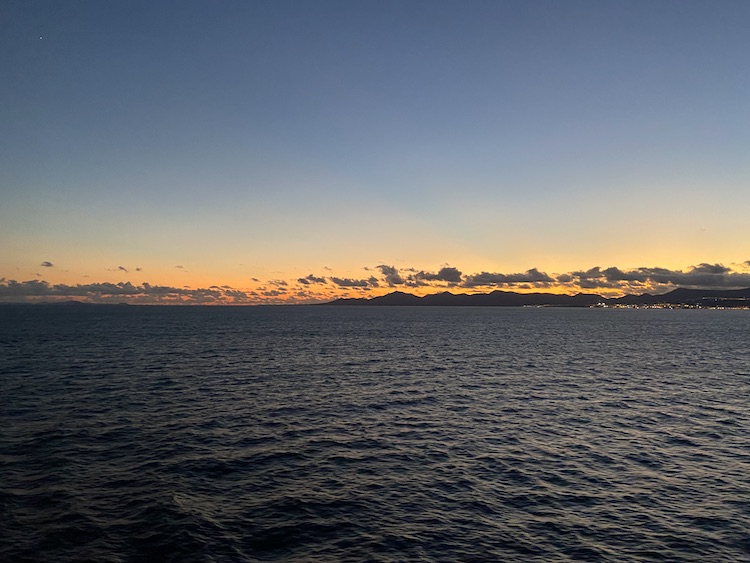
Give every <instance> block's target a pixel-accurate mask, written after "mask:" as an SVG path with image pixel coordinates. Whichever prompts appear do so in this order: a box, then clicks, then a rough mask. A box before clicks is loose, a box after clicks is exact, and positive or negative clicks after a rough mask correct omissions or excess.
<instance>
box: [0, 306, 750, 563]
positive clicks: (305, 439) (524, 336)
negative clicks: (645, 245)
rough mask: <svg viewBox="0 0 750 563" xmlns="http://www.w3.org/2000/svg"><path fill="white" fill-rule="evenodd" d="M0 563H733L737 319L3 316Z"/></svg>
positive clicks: (157, 310)
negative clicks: (279, 562)
mask: <svg viewBox="0 0 750 563" xmlns="http://www.w3.org/2000/svg"><path fill="white" fill-rule="evenodd" d="M0 397H1V398H2V399H1V400H2V402H1V403H0V423H1V424H2V427H1V428H0V437H1V439H0V510H1V512H0V559H1V560H3V561H81V560H90V561H113V562H115V561H170V560H173V561H270V560H285V561H365V560H367V561H419V560H423V561H566V560H581V561H618V562H619V561H750V311H695V310H594V309H498V308H489V309H481V308H475V309H471V308H467V309H463V308H444V309H440V308H434V309H433V308H413V309H412V308H330V307H286V308H284V307H276V308H187V307H185V308H179V307H174V308H169V307H114V306H113V307H109V306H100V307H72V306H71V307H45V306H4V307H0Z"/></svg>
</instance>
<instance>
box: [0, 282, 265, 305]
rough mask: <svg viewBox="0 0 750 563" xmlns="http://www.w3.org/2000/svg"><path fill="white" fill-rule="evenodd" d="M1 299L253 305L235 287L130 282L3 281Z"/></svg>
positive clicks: (244, 293)
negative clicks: (187, 286)
mask: <svg viewBox="0 0 750 563" xmlns="http://www.w3.org/2000/svg"><path fill="white" fill-rule="evenodd" d="M0 299H4V300H11V301H29V300H31V301H38V300H40V299H42V300H45V299H47V300H65V299H81V300H83V301H87V302H92V303H109V302H115V303H117V302H120V301H126V302H132V303H149V304H158V303H165V304H169V303H180V304H183V303H186V304H206V303H235V304H242V303H250V302H251V301H252V300H251V298H250V296H249V294H248V293H247V292H244V291H242V290H238V289H232V288H215V287H212V288H197V289H192V288H179V287H171V286H162V285H151V284H149V283H147V282H144V283H143V284H142V285H134V284H132V283H131V282H120V283H109V282H105V283H90V284H77V285H66V284H50V283H48V282H46V281H41V280H29V281H21V282H19V281H16V280H6V279H4V278H0Z"/></svg>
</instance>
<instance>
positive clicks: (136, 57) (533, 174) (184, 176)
mask: <svg viewBox="0 0 750 563" xmlns="http://www.w3.org/2000/svg"><path fill="white" fill-rule="evenodd" d="M748 29H750V2H748V1H747V0H738V1H731V0H719V1H715V2H708V1H703V0H702V1H690V0H677V1H671V0H659V1H653V0H648V1H630V2H628V1H619V0H618V1H608V0H591V1H575V0H566V1H557V0H555V1H551V0H550V1H542V0H540V1H536V0H530V1H522V0H517V1H502V0H495V1H486V2H485V1H469V2H459V1H451V2H445V1H439V0H429V1H410V0H402V1H388V0H378V1H357V0H348V1H322V0H321V1H319V0H316V1H303V0H299V1H280V0H274V1H267V2H245V1H236V2H233V1H224V2H209V1H203V2H195V1H180V2H151V1H149V2H138V1H127V2H116V1H111V2H109V1H104V2H103V1H99V0H96V1H95V0H91V1H75V0H73V1H65V2H60V1H49V2H40V1H34V0H19V1H12V0H11V1H6V2H3V3H2V5H1V6H0V280H1V281H0V301H16V300H38V299H42V300H48V299H63V298H65V299H68V298H70V299H81V300H91V301H116V302H119V301H131V302H142V303H158V302H187V303H212V302H224V303H277V302H311V301H316V300H326V299H331V298H334V297H338V296H374V295H379V294H383V293H387V292H389V291H393V290H402V291H409V292H414V293H420V294H425V293H433V292H438V291H445V290H450V291H454V292H458V291H470V292H487V291H492V290H494V289H501V290H516V291H530V290H533V291H555V292H565V293H576V292H578V291H586V292H589V291H591V292H598V293H602V294H605V293H607V294H622V293H630V292H635V293H642V292H644V291H651V292H653V291H661V290H664V291H666V290H669V289H671V288H673V287H675V286H677V285H682V286H695V287H734V288H737V287H750V220H749V219H748V216H749V213H750V211H749V210H750V64H749V63H748V61H749V60H750V33H748Z"/></svg>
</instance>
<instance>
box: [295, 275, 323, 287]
mask: <svg viewBox="0 0 750 563" xmlns="http://www.w3.org/2000/svg"><path fill="white" fill-rule="evenodd" d="M297 282H298V283H301V284H302V285H310V284H313V283H320V284H322V283H326V279H325V278H318V277H316V276H314V275H312V274H310V275H309V276H307V277H305V278H298V279H297Z"/></svg>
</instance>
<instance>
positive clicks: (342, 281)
mask: <svg viewBox="0 0 750 563" xmlns="http://www.w3.org/2000/svg"><path fill="white" fill-rule="evenodd" d="M331 281H332V282H333V283H335V284H336V285H337V286H339V287H363V288H364V287H378V280H377V278H375V277H374V276H370V277H369V278H367V279H362V280H356V279H351V278H336V277H332V278H331Z"/></svg>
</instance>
